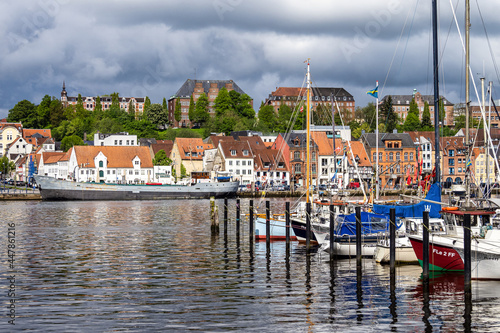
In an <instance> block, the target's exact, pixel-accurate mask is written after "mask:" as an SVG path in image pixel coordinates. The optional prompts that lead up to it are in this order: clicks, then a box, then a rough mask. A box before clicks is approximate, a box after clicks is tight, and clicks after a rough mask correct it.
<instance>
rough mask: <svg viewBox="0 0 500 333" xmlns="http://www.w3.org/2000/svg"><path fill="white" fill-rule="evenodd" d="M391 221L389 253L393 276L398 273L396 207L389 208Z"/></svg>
mask: <svg viewBox="0 0 500 333" xmlns="http://www.w3.org/2000/svg"><path fill="white" fill-rule="evenodd" d="M389 216H390V223H389V242H390V243H389V246H390V248H389V255H390V266H391V268H390V269H391V276H392V275H394V274H395V273H396V209H395V208H391V209H390V210H389Z"/></svg>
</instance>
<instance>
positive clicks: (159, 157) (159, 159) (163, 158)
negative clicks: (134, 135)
mask: <svg viewBox="0 0 500 333" xmlns="http://www.w3.org/2000/svg"><path fill="white" fill-rule="evenodd" d="M153 165H167V166H168V165H172V160H171V159H170V158H168V156H167V153H165V151H164V150H163V149H161V150H160V151H158V152H157V153H156V154H155V157H154V159H153Z"/></svg>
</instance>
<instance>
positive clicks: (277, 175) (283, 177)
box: [254, 148, 290, 186]
mask: <svg viewBox="0 0 500 333" xmlns="http://www.w3.org/2000/svg"><path fill="white" fill-rule="evenodd" d="M254 165H255V170H257V171H255V180H256V182H260V183H261V184H267V185H269V186H277V185H290V172H289V171H288V168H287V166H286V163H285V158H284V156H283V154H282V152H280V151H279V150H277V149H272V148H260V149H256V150H254Z"/></svg>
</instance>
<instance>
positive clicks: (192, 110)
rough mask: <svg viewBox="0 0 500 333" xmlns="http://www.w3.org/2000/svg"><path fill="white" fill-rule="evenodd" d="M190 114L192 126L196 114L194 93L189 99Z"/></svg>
mask: <svg viewBox="0 0 500 333" xmlns="http://www.w3.org/2000/svg"><path fill="white" fill-rule="evenodd" d="M188 116H189V121H191V126H193V124H194V122H195V121H194V118H195V114H194V99H193V95H191V98H190V99H189V113H188Z"/></svg>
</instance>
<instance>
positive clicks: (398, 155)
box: [396, 152, 401, 161]
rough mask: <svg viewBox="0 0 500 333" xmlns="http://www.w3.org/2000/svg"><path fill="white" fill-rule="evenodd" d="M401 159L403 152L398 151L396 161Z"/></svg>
mask: <svg viewBox="0 0 500 333" xmlns="http://www.w3.org/2000/svg"><path fill="white" fill-rule="evenodd" d="M400 160H401V153H400V152H397V153H396V161H400Z"/></svg>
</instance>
